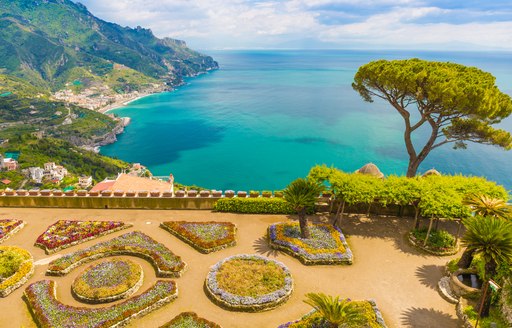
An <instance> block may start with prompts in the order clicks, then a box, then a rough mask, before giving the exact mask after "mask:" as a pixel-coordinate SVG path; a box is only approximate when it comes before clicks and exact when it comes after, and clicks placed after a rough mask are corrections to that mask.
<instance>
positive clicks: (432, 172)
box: [421, 169, 441, 178]
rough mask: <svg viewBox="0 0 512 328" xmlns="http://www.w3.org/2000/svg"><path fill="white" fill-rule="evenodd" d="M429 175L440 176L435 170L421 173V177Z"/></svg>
mask: <svg viewBox="0 0 512 328" xmlns="http://www.w3.org/2000/svg"><path fill="white" fill-rule="evenodd" d="M430 175H441V173H439V171H437V170H436V169H430V170H428V171H427V172H425V173H423V175H422V176H421V177H422V178H423V177H428V176H430Z"/></svg>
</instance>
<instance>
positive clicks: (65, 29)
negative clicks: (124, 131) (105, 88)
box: [0, 0, 218, 91]
mask: <svg viewBox="0 0 512 328" xmlns="http://www.w3.org/2000/svg"><path fill="white" fill-rule="evenodd" d="M0 58H2V61H1V62H0V73H4V74H10V75H15V76H17V77H21V78H24V79H26V80H28V81H30V82H31V83H32V84H33V85H35V86H38V87H43V88H50V89H52V90H58V89H61V88H62V87H63V86H65V85H66V83H72V82H73V81H75V80H82V79H85V80H93V81H103V82H106V83H108V84H111V82H112V81H111V80H112V77H111V76H109V74H110V75H112V74H113V71H114V65H115V64H121V65H124V66H126V67H127V68H131V70H123V71H124V73H126V74H127V75H128V76H129V77H130V79H131V81H132V82H133V83H132V86H131V88H130V89H131V90H132V89H133V88H134V87H135V88H136V87H137V85H138V83H139V82H140V83H152V82H155V81H157V80H162V79H163V80H164V81H166V82H167V83H169V84H176V83H179V82H180V81H181V80H182V77H184V76H189V75H194V74H197V73H200V72H204V71H207V70H210V69H215V68H217V67H218V65H217V63H216V62H215V61H214V60H213V59H212V58H211V57H209V56H204V55H201V54H199V53H198V52H195V51H193V50H191V49H189V48H188V47H187V46H186V44H185V43H184V42H183V41H179V40H173V39H169V38H165V39H158V38H156V37H155V36H154V35H153V33H152V32H151V31H150V30H148V29H144V28H140V27H137V28H136V29H132V28H128V27H121V26H119V25H117V24H114V23H108V22H105V21H103V20H101V19H98V18H96V17H95V16H93V15H92V14H91V13H90V12H89V11H88V10H87V8H85V6H83V5H81V4H78V3H74V2H72V1H69V0H46V1H40V0H14V1H12V0H0ZM116 74H117V75H119V72H117V73H116ZM123 80H126V78H125V77H123V76H118V77H117V78H116V82H117V88H118V89H119V91H123V90H124V88H125V87H124V85H121V86H119V82H120V81H121V83H122V82H123Z"/></svg>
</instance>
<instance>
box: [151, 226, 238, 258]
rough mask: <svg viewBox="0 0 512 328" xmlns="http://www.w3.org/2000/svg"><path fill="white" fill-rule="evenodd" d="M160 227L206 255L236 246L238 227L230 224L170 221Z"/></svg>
mask: <svg viewBox="0 0 512 328" xmlns="http://www.w3.org/2000/svg"><path fill="white" fill-rule="evenodd" d="M160 226H161V227H162V228H163V229H165V230H167V231H169V232H170V233H171V234H173V235H174V236H176V237H178V238H179V239H181V240H183V241H184V242H186V243H187V244H189V245H190V246H192V247H194V248H195V249H196V250H198V251H199V252H201V253H204V254H208V253H211V252H215V251H218V250H221V249H224V248H226V247H230V246H234V245H236V240H235V234H236V226H235V225H234V224H233V223H230V222H186V221H168V222H163V223H162V224H161V225H160Z"/></svg>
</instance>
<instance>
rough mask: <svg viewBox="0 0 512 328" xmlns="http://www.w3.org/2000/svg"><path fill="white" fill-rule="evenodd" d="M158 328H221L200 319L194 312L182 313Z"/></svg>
mask: <svg viewBox="0 0 512 328" xmlns="http://www.w3.org/2000/svg"><path fill="white" fill-rule="evenodd" d="M160 328H222V327H221V326H220V325H218V324H216V323H215V322H211V321H208V320H206V319H203V318H200V317H199V316H198V315H197V314H196V313H194V312H183V313H180V314H179V315H178V316H176V317H175V318H174V319H172V320H171V321H169V322H168V323H166V324H164V325H163V326H160Z"/></svg>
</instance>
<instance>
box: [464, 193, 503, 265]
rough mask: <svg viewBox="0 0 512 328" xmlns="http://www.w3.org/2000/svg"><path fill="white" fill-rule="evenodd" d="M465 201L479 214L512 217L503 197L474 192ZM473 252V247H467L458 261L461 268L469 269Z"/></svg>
mask: <svg viewBox="0 0 512 328" xmlns="http://www.w3.org/2000/svg"><path fill="white" fill-rule="evenodd" d="M463 203H464V204H465V205H467V206H469V207H470V208H471V210H472V211H473V212H475V214H476V215H477V216H482V217H496V218H504V219H508V218H510V217H509V215H510V208H509V207H508V205H507V203H506V202H505V201H504V200H503V199H501V198H492V197H490V196H487V195H477V194H473V195H470V196H469V197H467V198H466V199H465V200H464V201H463ZM473 253H474V250H473V249H466V250H465V251H464V253H462V256H461V257H460V260H459V262H458V263H457V265H458V267H459V268H461V269H467V268H468V267H469V266H470V265H471V261H472V260H473V256H474V254H473Z"/></svg>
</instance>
